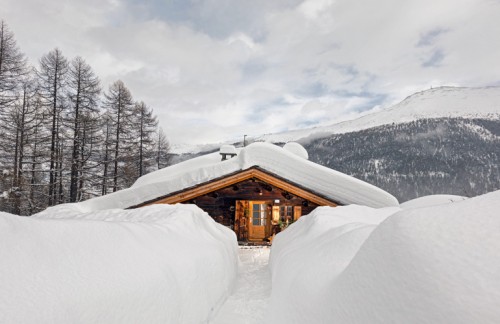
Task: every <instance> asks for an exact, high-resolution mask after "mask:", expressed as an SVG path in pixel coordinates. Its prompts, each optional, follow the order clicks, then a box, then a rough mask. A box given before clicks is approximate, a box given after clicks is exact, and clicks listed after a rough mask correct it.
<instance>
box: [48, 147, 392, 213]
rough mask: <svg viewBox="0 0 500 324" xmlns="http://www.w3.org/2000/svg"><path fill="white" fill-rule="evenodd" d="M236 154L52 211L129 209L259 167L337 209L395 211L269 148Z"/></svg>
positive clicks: (353, 184)
mask: <svg viewBox="0 0 500 324" xmlns="http://www.w3.org/2000/svg"><path fill="white" fill-rule="evenodd" d="M237 150H239V153H238V155H237V156H236V157H234V158H232V159H229V160H225V161H220V155H219V152H215V153H211V154H207V155H204V156H201V157H197V158H194V159H191V160H188V161H185V162H181V163H179V164H176V165H173V166H170V167H167V168H164V169H161V170H158V171H155V172H151V173H149V174H147V175H145V176H142V177H141V178H139V179H137V181H136V182H135V183H134V185H132V187H130V188H128V189H123V190H120V191H117V192H114V193H111V194H108V195H105V196H102V197H96V198H93V199H89V200H87V201H84V202H80V203H77V204H65V205H59V206H58V207H57V208H63V209H64V208H66V209H67V210H68V212H71V211H77V212H87V211H93V210H102V209H111V208H127V207H132V206H136V205H139V204H142V203H144V202H146V201H151V200H154V199H156V198H159V197H162V196H166V195H169V194H171V193H174V192H178V191H182V190H184V189H187V188H191V187H194V186H196V185H200V184H203V183H206V182H208V181H211V180H214V179H218V178H221V177H224V176H226V175H230V174H233V173H236V172H238V171H243V170H247V169H250V168H252V167H259V168H261V169H263V170H264V171H267V172H270V173H272V174H275V175H277V176H279V177H281V178H284V179H287V180H288V181H290V182H292V183H295V184H297V185H300V186H302V187H304V188H307V189H308V190H310V191H312V192H314V193H316V194H319V195H322V196H323V197H325V198H328V199H330V200H333V201H336V202H338V203H340V204H346V205H349V204H358V205H365V206H369V207H377V208H378V207H390V206H399V203H398V201H397V199H396V198H395V197H394V196H392V195H391V194H389V193H388V192H386V191H384V190H382V189H380V188H378V187H375V186H373V185H371V184H368V183H366V182H364V181H361V180H358V179H356V178H353V177H351V176H348V175H346V174H343V173H340V172H338V171H335V170H332V169H330V168H327V167H324V166H321V165H319V164H316V163H313V162H311V161H308V160H306V159H304V158H302V157H300V156H297V155H296V154H294V153H292V152H289V151H287V150H285V149H283V148H281V147H279V146H276V145H274V144H269V143H253V144H250V145H249V146H247V147H245V148H238V149H237Z"/></svg>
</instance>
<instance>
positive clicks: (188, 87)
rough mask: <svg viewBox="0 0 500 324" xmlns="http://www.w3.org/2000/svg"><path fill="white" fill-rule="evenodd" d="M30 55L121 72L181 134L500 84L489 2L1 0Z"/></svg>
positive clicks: (353, 110) (189, 138) (226, 133)
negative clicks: (59, 56) (446, 88)
mask: <svg viewBox="0 0 500 324" xmlns="http://www.w3.org/2000/svg"><path fill="white" fill-rule="evenodd" d="M0 7H1V8H2V15H3V17H2V18H4V19H5V20H6V21H7V23H8V24H9V25H10V27H11V29H12V30H13V31H14V33H15V35H16V38H17V40H18V43H19V45H20V47H21V49H22V50H23V51H25V52H26V53H27V55H28V57H29V58H30V60H31V61H32V62H33V63H34V64H36V62H37V60H38V59H39V58H40V57H41V56H42V55H43V54H44V53H46V52H48V51H49V50H51V49H52V48H54V47H56V46H58V47H60V48H61V49H62V51H63V53H64V54H65V55H66V56H68V57H74V56H76V55H81V56H83V57H85V58H86V59H87V61H88V62H89V63H90V64H91V65H92V66H93V67H94V69H95V70H96V72H97V74H98V75H100V76H101V78H102V81H103V85H104V87H105V88H106V87H107V86H108V85H109V84H110V83H112V82H113V81H115V80H116V79H122V80H123V81H124V82H125V83H126V84H127V86H128V87H129V88H130V89H131V91H132V93H133V95H134V97H135V98H136V99H138V100H143V101H145V102H146V103H147V104H148V105H150V106H151V107H153V108H154V109H155V111H156V113H157V114H158V115H159V118H160V123H161V125H162V127H163V128H164V129H165V131H166V133H167V135H168V136H169V138H170V139H171V141H172V142H174V143H182V142H188V143H207V142H214V141H223V140H226V139H232V138H240V137H241V136H242V135H243V134H248V135H252V134H253V135H257V134H262V133H270V132H276V131H281V130H287V129H294V128H300V127H305V126H317V125H325V124H329V123H333V122H337V121H339V120H345V119H347V118H353V117H356V116H359V115H361V114H364V113H366V112H368V111H372V110H374V109H379V108H380V107H381V106H388V105H390V104H393V103H396V102H397V101H398V100H401V99H403V98H404V97H406V96H407V95H409V94H411V93H412V92H414V91H419V90H422V89H425V88H428V87H430V86H431V85H432V86H438V85H461V86H484V85H493V84H498V82H499V81H498V75H500V66H499V65H498V64H497V61H498V57H500V38H499V37H498V35H497V31H498V22H497V21H498V17H499V16H500V3H499V2H498V1H492V0H461V1H458V2H457V1H454V0H441V1H437V2H436V1H431V0H409V1H404V2H401V1H397V0H380V1H348V0H336V1H331V0H307V1H303V0H275V1H268V0H254V1H231V0H207V1H198V0H185V1H184V0H183V1H180V0H172V1H163V0H149V1H139V0H128V1H124V0H90V1H76V0H67V1H64V2H61V1H56V0H46V1H44V2H43V5H42V4H41V2H40V1H39V0H23V1H17V0H0Z"/></svg>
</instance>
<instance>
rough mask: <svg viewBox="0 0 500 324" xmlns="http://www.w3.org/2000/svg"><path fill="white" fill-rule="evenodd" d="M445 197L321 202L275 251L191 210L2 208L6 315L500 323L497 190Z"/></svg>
mask: <svg viewBox="0 0 500 324" xmlns="http://www.w3.org/2000/svg"><path fill="white" fill-rule="evenodd" d="M443 198H444V199H443ZM449 198H450V197H428V198H425V199H420V200H418V201H413V202H409V203H408V205H407V207H408V208H399V207H391V208H382V209H375V208H370V207H363V206H355V205H351V206H344V207H336V208H330V207H321V208H317V209H316V210H315V211H314V212H313V213H311V214H309V215H306V216H303V217H301V218H300V219H299V220H298V221H297V222H295V223H294V224H292V225H291V226H290V227H289V228H288V229H287V230H286V231H284V232H282V233H280V234H279V235H278V236H277V237H276V238H275V240H274V241H273V247H272V248H271V249H270V248H268V247H240V248H238V247H237V242H236V236H235V235H234V233H233V232H232V231H231V230H229V229H227V228H225V227H224V226H221V225H220V224H217V223H215V222H214V221H213V220H212V219H211V218H210V217H209V216H208V215H207V214H206V213H204V212H202V211H201V210H200V209H199V208H197V207H195V206H189V205H175V206H168V205H163V206H162V205H156V206H150V207H145V208H141V209H135V210H118V209H115V210H106V211H100V212H89V213H80V214H73V215H70V214H67V213H66V212H61V213H59V214H58V213H54V210H52V212H51V213H45V214H41V215H38V216H36V217H29V218H27V217H18V216H14V215H10V214H5V213H0V323H2V324H3V323H16V324H17V323H27V324H28V323H29V324H31V323H37V324H38V323H106V324H109V323H120V324H123V323H134V324H135V323H148V324H149V323H176V324H177V323H178V324H188V323H193V324H195V323H196V324H198V323H211V324H228V323H241V324H249V323H273V324H281V323H283V324H294V323H296V324H305V323H315V324H318V323H325V324H327V323H359V324H375V323H380V324H386V323H405V324H412V323H415V324H417V323H418V324H420V323H440V324H444V323H450V324H452V323H453V324H457V323H463V324H469V323H481V324H487V323H491V324H497V323H500V308H499V307H498V305H500V236H499V235H498V231H499V229H500V213H499V212H498V211H499V210H500V191H496V192H492V193H490V194H487V195H483V196H480V197H476V198H470V199H466V200H462V199H461V198H460V197H459V198H460V199H458V200H456V199H449ZM237 257H239V262H238V260H237V259H238V258H237ZM268 263H269V265H268Z"/></svg>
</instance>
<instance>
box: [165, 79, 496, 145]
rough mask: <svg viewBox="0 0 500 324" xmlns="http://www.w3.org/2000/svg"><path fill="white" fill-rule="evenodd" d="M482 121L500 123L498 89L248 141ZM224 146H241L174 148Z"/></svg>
mask: <svg viewBox="0 0 500 324" xmlns="http://www.w3.org/2000/svg"><path fill="white" fill-rule="evenodd" d="M455 117H456V118H483V119H500V87H499V86H492V87H479V88H468V87H450V86H443V87H436V88H431V89H427V90H422V91H419V92H416V93H414V94H412V95H410V96H408V97H406V98H405V99H403V100H402V101H400V102H399V103H397V104H395V105H392V106H389V107H387V108H383V109H380V110H378V111H374V112H371V113H369V114H366V115H364V116H361V117H358V118H356V119H352V120H347V121H342V122H339V123H335V124H331V125H328V126H318V127H313V128H304V129H297V130H291V131H285V132H279V133H270V134H263V135H259V136H255V137H248V139H249V140H250V141H256V142H262V141H264V142H271V143H287V142H292V141H299V142H301V143H307V142H308V141H312V140H314V139H316V138H321V137H324V136H328V135H331V134H343V133H348V132H355V131H361V130H364V129H368V128H372V127H377V126H382V125H390V124H393V123H394V124H398V123H407V122H412V121H415V120H418V119H429V118H455ZM223 144H242V143H241V142H238V143H234V142H230V141H229V142H224V143H210V144H202V145H178V146H173V149H172V152H173V153H174V154H186V153H194V154H197V153H201V152H209V151H215V150H217V149H218V148H219V147H220V146H221V145H223Z"/></svg>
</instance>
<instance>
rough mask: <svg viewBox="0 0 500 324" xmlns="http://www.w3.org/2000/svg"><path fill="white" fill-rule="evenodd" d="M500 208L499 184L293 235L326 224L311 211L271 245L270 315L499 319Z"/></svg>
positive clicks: (275, 319) (339, 319)
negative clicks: (374, 219) (370, 220)
mask: <svg viewBox="0 0 500 324" xmlns="http://www.w3.org/2000/svg"><path fill="white" fill-rule="evenodd" d="M344 210H345V211H346V214H345V215H346V217H347V216H348V213H347V212H350V211H349V210H348V209H344ZM499 210H500V191H497V192H494V193H490V194H487V195H484V196H480V197H477V198H471V199H467V200H464V201H460V202H455V203H453V204H444V205H439V206H433V207H429V208H415V209H409V210H402V211H400V212H397V213H395V214H393V215H391V216H389V217H388V218H387V219H386V220H385V221H384V222H382V223H381V224H380V225H379V226H377V227H376V228H375V229H373V228H370V227H369V226H368V225H360V224H358V225H354V224H352V225H348V226H349V227H348V228H342V227H334V228H333V229H332V230H328V231H325V232H324V233H325V235H316V236H315V237H314V238H313V239H309V238H307V237H306V236H304V237H303V239H302V240H301V241H300V242H298V241H297V238H295V241H293V242H292V241H291V237H290V236H289V235H293V234H292V233H293V232H298V231H307V228H308V227H310V228H317V229H319V228H321V223H319V222H320V221H323V218H324V217H323V218H318V217H316V218H317V220H314V219H313V218H312V217H310V216H311V215H310V216H306V217H304V221H299V222H297V223H296V224H294V225H292V227H291V228H290V229H289V230H287V231H285V232H283V233H280V234H279V235H278V236H277V237H276V242H280V244H279V245H276V247H277V248H278V249H277V250H275V247H274V246H273V248H272V251H271V254H272V261H273V263H272V271H273V293H272V297H271V298H272V305H273V307H272V309H273V311H272V313H271V314H270V318H271V321H269V322H272V323H370V324H372V323H410V324H411V323H454V324H456V323H482V324H484V323H499V322H500V308H498V305H500V252H499V251H500V236H499V235H498V230H499V229H500V217H499V214H498V211H499ZM355 214H356V215H358V213H357V212H356V211H355ZM332 215H333V216H336V215H335V214H334V212H333V210H332ZM367 215H368V214H367ZM301 220H302V219H301ZM332 222H335V221H332ZM313 223H318V224H313ZM295 227H296V228H295ZM325 227H326V226H325ZM292 229H293V231H292ZM349 230H350V231H349ZM329 231H331V232H329ZM370 231H372V233H371V234H370V233H369V232H370ZM339 232H342V234H341V233H339ZM318 233H319V232H318ZM366 237H368V238H366ZM363 241H364V243H363ZM346 242H347V243H348V244H347V243H346ZM353 244H354V247H353ZM286 245H291V246H292V247H286V248H285V246H286ZM359 246H361V247H360V248H359V251H356V250H357V248H358V247H359ZM292 274H294V275H292ZM290 286H295V287H290ZM313 290H317V291H318V292H319V293H318V294H314V293H312V291H313Z"/></svg>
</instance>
